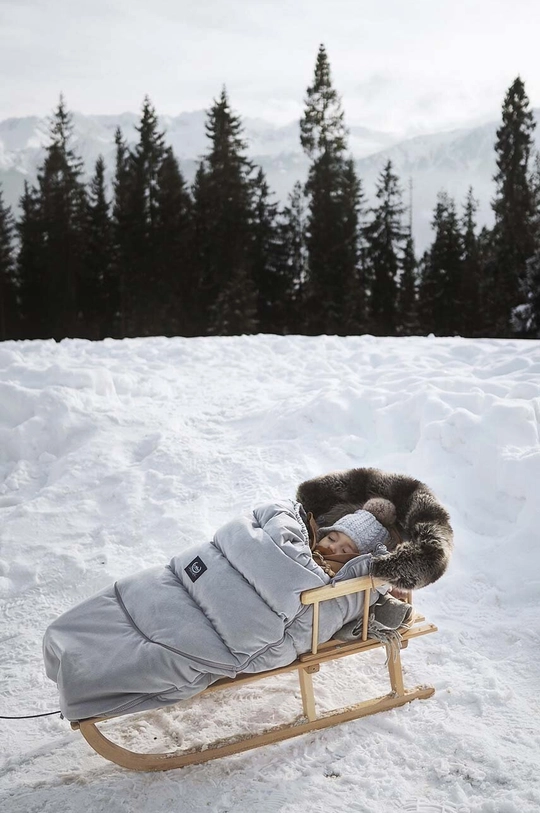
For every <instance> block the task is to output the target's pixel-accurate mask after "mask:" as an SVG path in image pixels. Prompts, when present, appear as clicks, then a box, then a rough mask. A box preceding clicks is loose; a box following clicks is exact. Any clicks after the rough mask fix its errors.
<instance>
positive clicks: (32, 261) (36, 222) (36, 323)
mask: <svg viewBox="0 0 540 813" xmlns="http://www.w3.org/2000/svg"><path fill="white" fill-rule="evenodd" d="M20 208H21V216H20V218H19V220H18V222H17V231H18V234H19V253H18V256H17V278H18V281H19V300H20V317H21V335H22V336H24V337H25V338H28V339H39V338H43V337H44V336H46V335H48V333H47V330H46V325H45V319H46V311H45V308H44V306H45V303H46V287H45V278H44V272H43V254H44V235H43V228H42V224H41V212H40V202H39V195H38V193H37V190H36V189H34V188H33V187H31V186H29V184H28V182H27V181H25V182H24V193H23V195H22V197H21V200H20Z"/></svg>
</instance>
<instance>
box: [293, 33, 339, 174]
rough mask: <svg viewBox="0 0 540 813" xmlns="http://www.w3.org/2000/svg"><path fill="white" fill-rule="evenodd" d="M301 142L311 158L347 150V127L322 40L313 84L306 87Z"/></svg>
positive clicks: (337, 153) (301, 123) (301, 121)
mask: <svg viewBox="0 0 540 813" xmlns="http://www.w3.org/2000/svg"><path fill="white" fill-rule="evenodd" d="M300 144H301V145H302V149H303V150H304V152H305V153H306V154H307V155H308V156H309V157H310V158H318V157H319V158H320V157H321V156H322V155H324V154H325V153H328V152H330V153H334V154H336V155H339V154H341V153H344V152H345V151H346V149H347V128H346V127H345V114H344V112H343V110H342V107H341V98H340V96H339V94H338V93H337V91H336V90H335V89H334V88H333V87H332V77H331V73H330V62H329V60H328V56H327V54H326V49H325V47H324V45H323V44H322V43H321V45H320V46H319V52H318V54H317V61H316V63H315V76H314V78H313V84H312V85H310V86H309V87H308V89H307V96H306V109H305V111H304V115H303V117H302V118H301V120H300Z"/></svg>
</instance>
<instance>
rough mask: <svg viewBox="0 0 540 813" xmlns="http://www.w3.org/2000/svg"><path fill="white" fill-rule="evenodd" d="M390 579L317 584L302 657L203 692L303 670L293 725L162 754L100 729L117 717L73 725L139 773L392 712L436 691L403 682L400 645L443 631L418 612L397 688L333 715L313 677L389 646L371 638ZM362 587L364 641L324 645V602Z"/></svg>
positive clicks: (393, 658)
mask: <svg viewBox="0 0 540 813" xmlns="http://www.w3.org/2000/svg"><path fill="white" fill-rule="evenodd" d="M385 583H386V582H385V581H384V580H383V579H372V578H371V577H369V576H364V577H361V578H354V579H347V580H344V581H342V582H340V583H336V584H333V585H326V586H324V587H317V588H315V589H312V590H305V591H304V592H303V593H302V595H301V602H302V604H304V605H313V630H312V646H311V651H310V652H306V653H305V654H304V655H301V656H300V657H299V658H298V659H297V660H295V661H293V662H292V663H290V664H288V665H287V666H282V667H279V668H276V669H270V670H268V671H266V672H259V673H256V674H249V675H248V674H246V675H242V674H240V675H237V676H236V677H235V678H222V679H220V680H218V681H216V682H215V683H213V684H212V685H211V686H209V687H208V688H207V689H205V691H204V692H202V693H201V694H206V693H207V692H211V691H216V690H218V689H224V688H226V687H228V686H235V687H236V686H239V685H242V684H244V683H251V682H253V681H256V680H263V679H264V678H267V677H273V676H274V675H279V674H281V673H284V672H291V671H297V672H298V678H299V682H300V691H301V697H302V706H303V715H302V716H300V717H298V718H297V719H295V720H293V721H292V722H290V723H288V724H285V725H280V726H276V727H274V728H271V729H269V730H267V731H264V732H263V733H261V734H255V735H248V736H246V737H237V738H229V739H225V740H219V741H216V742H214V743H213V744H212V745H210V746H208V747H206V746H205V747H204V748H202V749H189V750H184V751H172V752H169V753H161V754H154V753H147V754H144V753H136V752H134V751H130V750H128V749H127V748H123V747H122V746H120V745H118V744H116V743H114V742H112V741H111V740H110V739H108V738H107V736H106V735H105V734H104V733H103V731H102V730H100V729H99V728H98V724H99V723H102V722H104V721H106V720H111V719H113V717H91V718H88V719H84V720H78V721H74V722H72V723H71V727H72V728H73V729H75V730H79V731H80V732H81V734H82V735H83V737H84V738H85V740H86V741H87V742H88V743H89V745H91V746H92V748H93V749H94V750H95V751H96V752H97V753H98V754H100V755H101V756H103V757H105V758H106V759H109V760H110V761H111V762H114V763H116V764H117V765H121V766H122V767H124V768H129V769H131V770H136V771H166V770H169V769H171V768H180V767H183V766H184V765H194V764H197V763H201V762H207V761H208V760H211V759H216V758H217V757H222V756H229V755H231V754H237V753H240V752H242V751H247V750H249V749H251V748H257V747H258V746H260V745H268V744H271V743H275V742H280V741H281V740H285V739H289V738H291V737H296V736H298V735H300V734H305V733H307V732H310V731H316V730H318V729H322V728H328V727H330V726H334V725H338V724H339V723H345V722H349V721H350V720H355V719H357V718H359V717H365V716H367V715H370V714H376V713H377V712H380V711H387V710H388V709H392V708H395V707H397V706H403V705H405V703H409V702H410V701H411V700H416V699H425V698H428V697H431V695H432V694H433V693H434V691H435V689H434V688H432V687H430V686H416V687H415V688H414V689H405V688H404V685H403V672H402V667H401V657H400V652H399V648H401V649H405V648H406V647H407V646H408V644H409V641H410V640H412V639H413V638H418V637H420V636H422V635H427V634H429V633H431V632H436V631H437V627H436V626H434V625H433V624H429V623H426V622H425V619H424V617H423V616H421V615H418V614H416V613H413V618H412V622H411V623H409V624H408V625H407V627H403V628H401V629H400V633H401V636H400V637H401V640H400V644H399V648H395V649H394V651H393V652H391V653H390V652H389V656H388V660H387V667H388V675H389V678H390V686H391V691H390V692H389V693H388V694H386V695H384V696H382V697H376V698H373V699H371V700H364V701H362V702H360V703H357V704H355V705H352V706H348V707H346V708H342V709H336V710H334V711H331V712H328V713H324V714H320V715H318V714H317V710H316V705H315V695H314V687H313V675H314V674H315V673H317V672H318V671H319V669H320V666H321V664H324V663H326V662H328V661H332V660H336V659H338V658H343V657H347V656H349V655H356V654H359V653H362V652H368V651H370V650H372V649H376V648H378V647H381V646H384V645H385V644H384V643H383V642H382V641H379V640H375V639H373V638H369V637H368V623H369V612H370V607H369V595H370V590H371V589H372V588H375V587H380V586H382V585H383V584H385ZM360 591H365V594H364V612H363V619H362V634H361V636H360V637H359V638H358V640H356V641H353V642H351V643H349V642H344V641H342V640H339V639H338V638H337V637H334V638H332V639H331V640H330V641H326V642H325V643H319V640H318V638H319V606H320V603H321V602H323V601H327V600H328V599H335V598H338V597H339V596H345V595H349V594H351V593H355V592H360Z"/></svg>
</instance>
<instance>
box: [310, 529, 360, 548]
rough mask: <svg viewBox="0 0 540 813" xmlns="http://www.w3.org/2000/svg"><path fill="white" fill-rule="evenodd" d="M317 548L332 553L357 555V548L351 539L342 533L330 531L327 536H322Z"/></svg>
mask: <svg viewBox="0 0 540 813" xmlns="http://www.w3.org/2000/svg"><path fill="white" fill-rule="evenodd" d="M319 547H320V548H325V549H326V550H329V551H331V552H332V553H358V548H357V547H356V545H355V544H354V542H353V541H352V539H351V537H350V536H347V534H344V533H343V531H330V533H329V534H327V535H326V536H323V538H322V539H321V541H320V542H319Z"/></svg>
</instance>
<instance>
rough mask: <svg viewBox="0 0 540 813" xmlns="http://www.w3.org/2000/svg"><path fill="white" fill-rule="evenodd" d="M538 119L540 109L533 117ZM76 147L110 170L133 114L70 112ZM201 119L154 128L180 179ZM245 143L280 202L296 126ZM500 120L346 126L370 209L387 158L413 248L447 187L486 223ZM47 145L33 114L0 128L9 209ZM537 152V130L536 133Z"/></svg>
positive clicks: (197, 152)
mask: <svg viewBox="0 0 540 813" xmlns="http://www.w3.org/2000/svg"><path fill="white" fill-rule="evenodd" d="M536 114H537V120H540V111H536ZM73 119H74V139H73V144H74V149H75V151H76V152H77V154H79V155H80V156H81V157H82V159H83V161H84V165H85V167H86V170H87V173H88V175H90V174H91V173H92V171H93V167H94V164H95V161H96V159H97V157H98V155H99V154H102V155H103V156H104V158H105V161H106V164H107V167H108V168H109V172H112V169H113V166H114V132H115V130H116V128H117V127H118V126H119V127H120V128H121V129H122V132H123V134H124V136H125V138H126V139H127V141H128V143H134V142H135V141H136V139H137V132H136V129H135V128H136V126H137V124H138V121H139V115H138V114H135V113H122V114H120V115H103V116H86V115H83V114H81V113H74V115H73ZM205 119H206V113H205V111H204V110H197V111H194V112H190V113H181V114H180V115H178V116H162V117H160V124H161V126H162V127H163V129H164V130H165V132H166V140H167V143H168V144H170V145H172V147H173V149H174V152H175V154H176V156H177V157H178V158H179V159H180V162H181V167H182V170H183V172H184V174H185V176H186V178H187V179H188V180H189V181H191V180H192V179H193V177H194V175H195V169H196V165H197V162H198V160H199V158H200V156H201V155H203V154H204V153H205V152H206V150H207V148H208V141H207V138H206V135H205V128H204V123H205ZM243 123H244V127H245V137H246V141H247V143H248V151H249V154H250V156H251V158H252V159H253V160H254V161H255V162H256V163H257V164H260V165H261V166H262V167H263V169H264V170H265V172H266V174H267V176H268V181H269V184H270V187H271V189H273V191H274V193H275V194H276V197H277V198H278V199H280V200H282V201H284V200H285V199H286V198H287V195H288V193H289V192H290V191H291V189H292V187H293V184H294V183H295V181H297V180H301V181H302V180H304V179H305V177H306V173H307V168H308V163H309V162H308V159H307V158H306V156H305V155H304V154H303V152H302V150H301V148H300V139H299V127H298V122H291V123H290V124H287V125H284V126H277V125H273V124H271V123H270V122H267V121H265V120H263V119H249V118H246V119H244V122H243ZM498 126H499V125H498V122H495V121H494V122H490V123H488V124H483V125H481V126H478V127H474V128H471V129H459V130H453V131H450V132H442V133H433V134H429V135H422V136H416V137H414V138H409V139H407V140H405V141H403V140H401V139H400V137H399V136H397V135H395V134H392V133H383V132H378V131H374V130H369V129H367V128H363V127H354V126H353V127H351V128H350V135H349V146H350V149H351V152H352V154H353V155H354V157H355V158H356V163H357V168H358V172H359V175H360V177H361V178H362V181H363V183H364V189H365V191H366V194H367V200H368V203H369V202H370V201H371V199H372V197H373V191H374V185H375V182H376V179H377V175H378V174H379V172H380V171H381V169H382V167H383V165H384V163H385V162H386V161H387V160H388V159H389V158H390V159H391V160H392V161H393V163H394V168H395V170H396V172H397V174H398V176H399V177H400V179H401V182H402V185H403V188H404V191H405V200H406V202H407V203H408V201H409V182H410V179H412V184H413V229H414V235H415V239H416V244H417V249H418V250H423V249H424V248H425V247H426V245H427V244H428V243H429V242H430V240H431V236H432V235H431V225H430V223H431V219H432V216H433V209H434V206H435V202H436V197H437V193H438V192H439V191H440V190H441V189H445V190H446V191H447V192H449V193H450V194H451V195H452V196H453V197H455V198H456V201H457V203H458V204H461V203H462V202H463V201H464V199H465V196H466V194H467V190H468V188H469V186H472V187H473V189H474V193H475V196H476V198H477V199H478V200H479V204H480V208H479V212H478V222H479V224H480V225H483V224H488V225H489V224H491V222H492V212H491V208H490V200H491V198H492V196H493V193H494V185H493V181H492V177H493V174H494V172H495V153H494V149H493V145H494V142H495V131H496V129H497V127H498ZM48 143H49V136H48V120H47V118H38V117H37V116H28V117H25V118H18V119H16V118H11V119H6V120H4V121H2V122H0V184H2V187H3V190H4V197H5V200H6V202H7V203H9V204H10V205H11V206H12V207H13V208H14V209H15V208H16V207H17V204H18V200H19V197H20V195H21V193H22V189H23V183H24V180H25V179H26V180H28V181H30V182H34V181H35V179H36V170H37V167H38V166H39V164H40V163H41V161H42V159H43V152H44V148H45V146H46V145H47V144H48ZM537 148H540V132H539V131H538V130H537Z"/></svg>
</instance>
